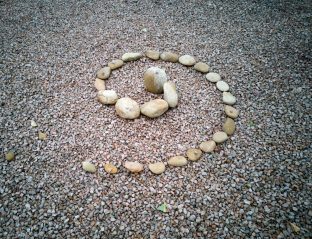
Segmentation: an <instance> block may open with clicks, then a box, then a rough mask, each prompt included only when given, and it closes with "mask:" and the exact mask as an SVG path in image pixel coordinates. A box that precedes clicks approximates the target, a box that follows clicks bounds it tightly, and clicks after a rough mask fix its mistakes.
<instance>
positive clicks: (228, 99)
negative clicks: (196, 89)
mask: <svg viewBox="0 0 312 239" xmlns="http://www.w3.org/2000/svg"><path fill="white" fill-rule="evenodd" d="M222 100H223V103H225V104H228V105H234V104H235V103H236V97H235V96H233V95H232V94H231V93H230V92H223V98H222Z"/></svg>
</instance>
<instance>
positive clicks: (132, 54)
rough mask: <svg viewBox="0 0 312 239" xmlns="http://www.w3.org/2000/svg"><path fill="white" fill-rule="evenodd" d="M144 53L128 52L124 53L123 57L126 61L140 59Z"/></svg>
mask: <svg viewBox="0 0 312 239" xmlns="http://www.w3.org/2000/svg"><path fill="white" fill-rule="evenodd" d="M142 56H143V55H142V54H141V53H138V52H128V53H125V54H123V55H122V57H121V59H122V60H123V61H124V62H127V61H136V60H139V59H140V58H141V57H142Z"/></svg>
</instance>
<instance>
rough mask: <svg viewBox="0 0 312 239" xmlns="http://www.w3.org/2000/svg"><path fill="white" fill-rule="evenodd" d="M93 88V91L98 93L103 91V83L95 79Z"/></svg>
mask: <svg viewBox="0 0 312 239" xmlns="http://www.w3.org/2000/svg"><path fill="white" fill-rule="evenodd" d="M94 87H95V89H97V90H98V91H100V90H105V81H104V80H101V79H100V78H96V79H95V82H94Z"/></svg>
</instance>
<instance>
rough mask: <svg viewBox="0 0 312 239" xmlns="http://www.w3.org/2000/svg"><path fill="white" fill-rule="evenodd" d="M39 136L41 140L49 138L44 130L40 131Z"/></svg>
mask: <svg viewBox="0 0 312 239" xmlns="http://www.w3.org/2000/svg"><path fill="white" fill-rule="evenodd" d="M38 138H39V140H46V139H47V134H46V133H43V132H39V133H38Z"/></svg>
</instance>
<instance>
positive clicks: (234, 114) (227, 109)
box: [224, 105, 239, 119]
mask: <svg viewBox="0 0 312 239" xmlns="http://www.w3.org/2000/svg"><path fill="white" fill-rule="evenodd" d="M224 111H225V114H226V115H227V116H228V117H231V118H233V119H236V118H237V117H238V114H239V112H238V110H237V109H235V108H234V107H232V106H230V105H226V106H225V107H224Z"/></svg>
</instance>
